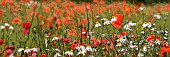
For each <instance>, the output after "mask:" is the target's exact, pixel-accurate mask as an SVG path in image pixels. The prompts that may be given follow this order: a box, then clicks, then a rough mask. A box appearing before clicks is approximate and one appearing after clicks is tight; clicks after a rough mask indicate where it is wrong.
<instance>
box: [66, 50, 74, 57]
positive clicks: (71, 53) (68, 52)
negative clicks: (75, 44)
mask: <svg viewBox="0 0 170 57" xmlns="http://www.w3.org/2000/svg"><path fill="white" fill-rule="evenodd" d="M64 54H65V55H68V56H74V53H73V50H71V51H66V52H65V53H64Z"/></svg>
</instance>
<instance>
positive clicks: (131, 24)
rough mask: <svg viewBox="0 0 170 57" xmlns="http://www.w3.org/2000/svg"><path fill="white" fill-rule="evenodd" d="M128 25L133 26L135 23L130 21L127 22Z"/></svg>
mask: <svg viewBox="0 0 170 57" xmlns="http://www.w3.org/2000/svg"><path fill="white" fill-rule="evenodd" d="M128 25H130V26H135V25H136V23H133V22H132V21H129V23H128Z"/></svg>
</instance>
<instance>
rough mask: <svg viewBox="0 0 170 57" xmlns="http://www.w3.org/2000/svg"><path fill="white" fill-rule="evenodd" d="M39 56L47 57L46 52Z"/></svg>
mask: <svg viewBox="0 0 170 57" xmlns="http://www.w3.org/2000/svg"><path fill="white" fill-rule="evenodd" d="M38 57H47V55H46V54H40V55H39V56H38Z"/></svg>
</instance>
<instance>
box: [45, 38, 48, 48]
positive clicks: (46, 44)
mask: <svg viewBox="0 0 170 57" xmlns="http://www.w3.org/2000/svg"><path fill="white" fill-rule="evenodd" d="M45 47H48V42H47V39H45Z"/></svg>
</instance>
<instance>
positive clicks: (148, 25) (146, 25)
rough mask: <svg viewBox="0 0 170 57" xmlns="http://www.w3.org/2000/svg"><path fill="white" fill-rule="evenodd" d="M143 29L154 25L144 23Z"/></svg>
mask: <svg viewBox="0 0 170 57" xmlns="http://www.w3.org/2000/svg"><path fill="white" fill-rule="evenodd" d="M142 27H144V28H146V27H147V28H151V27H152V24H151V23H150V22H148V23H147V22H144V23H143V25H142Z"/></svg>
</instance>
